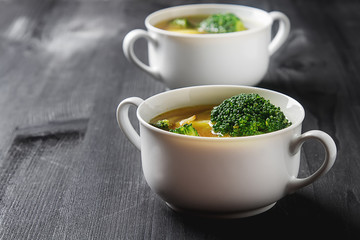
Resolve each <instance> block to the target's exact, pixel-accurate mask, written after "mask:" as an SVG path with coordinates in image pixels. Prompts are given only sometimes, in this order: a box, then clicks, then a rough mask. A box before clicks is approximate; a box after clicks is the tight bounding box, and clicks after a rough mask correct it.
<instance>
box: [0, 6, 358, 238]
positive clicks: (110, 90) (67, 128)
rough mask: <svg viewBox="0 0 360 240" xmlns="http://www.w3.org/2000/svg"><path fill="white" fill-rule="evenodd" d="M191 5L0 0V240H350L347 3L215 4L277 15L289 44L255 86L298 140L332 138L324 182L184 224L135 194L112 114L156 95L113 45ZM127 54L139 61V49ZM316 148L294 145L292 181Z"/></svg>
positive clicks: (352, 154)
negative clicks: (316, 133)
mask: <svg viewBox="0 0 360 240" xmlns="http://www.w3.org/2000/svg"><path fill="white" fill-rule="evenodd" d="M198 2H205V1H185V0H176V1H166V0H135V1H134V0H117V1H116V0H109V1H101V0H93V1H85V0H84V1H75V0H69V1H60V0H59V1H57V0H52V1H37V0H27V1H21V0H3V1H0V114H1V115H0V116H1V117H0V238H1V239H17V240H18V239H187V240H188V239H231V238H233V239H242V238H244V236H251V238H252V239H253V238H257V237H259V236H263V235H265V237H268V236H269V237H276V238H287V239H293V238H298V239H305V238H307V239H309V238H310V239H314V236H321V237H322V238H321V239H325V237H333V238H339V239H359V238H360V158H359V153H360V152H359V149H360V14H359V12H360V2H359V1H357V0H328V1H325V0H323V1H321V0H316V1H303V0H296V1H295V0H294V1H287V0H273V1H266V0H255V1H254V0H251V1H250V0H247V1H227V2H226V3H236V4H243V5H248V6H253V7H257V8H261V9H264V10H266V11H273V10H278V11H282V12H284V13H285V14H286V15H288V16H289V18H290V20H291V24H292V28H291V32H290V36H289V38H288V40H287V42H286V43H285V45H284V46H283V47H282V48H281V49H280V50H279V51H278V52H277V53H276V54H275V55H273V56H272V58H271V64H270V69H269V71H268V74H267V75H266V77H265V78H264V79H263V81H262V82H261V83H260V84H259V85H258V86H259V87H264V88H268V89H272V90H276V91H280V92H282V93H285V94H287V95H290V96H292V97H293V98H295V99H297V100H298V101H299V102H300V103H302V104H303V106H304V107H305V110H306V117H305V121H304V125H303V131H307V130H311V129H320V130H323V131H325V132H327V133H328V134H330V135H331V136H332V137H333V138H334V139H335V141H336V144H337V147H338V157H337V160H336V163H335V164H334V166H333V168H332V169H331V170H330V172H329V173H327V174H326V175H325V176H324V177H322V178H321V179H320V180H318V181H317V182H315V183H314V184H312V185H309V186H307V187H305V188H303V189H301V190H300V191H298V192H296V193H294V194H291V195H289V196H286V197H285V198H283V199H281V200H280V201H278V202H277V204H276V205H275V206H274V207H273V208H272V209H270V210H269V211H267V212H265V213H263V214H260V215H257V216H253V217H249V218H243V219H237V220H219V219H203V218H195V217H188V216H183V215H181V214H178V213H176V212H174V211H172V210H170V209H169V208H168V207H167V206H166V205H165V204H164V202H162V201H161V200H160V199H159V198H158V197H157V196H156V195H155V194H154V193H152V191H151V190H150V188H149V187H148V186H147V184H146V182H145V180H144V177H143V174H142V169H141V162H140V152H139V151H138V150H137V149H136V148H135V147H134V146H133V145H132V144H131V143H130V142H129V141H128V140H127V139H126V138H125V136H124V135H123V133H122V132H121V131H120V129H119V128H118V126H117V123H116V119H115V109H116V106H117V104H118V103H119V102H120V101H121V100H123V99H124V98H127V97H130V96H138V97H141V98H144V99H145V98H147V97H150V96H152V95H154V94H156V93H160V92H162V91H164V90H165V87H164V86H163V85H162V84H161V83H160V82H157V81H155V80H154V79H152V78H151V77H149V76H148V75H146V74H145V73H143V72H142V71H140V70H139V69H138V68H136V67H135V66H134V65H133V64H131V63H129V62H128V61H127V60H126V59H125V57H124V55H123V52H122V40H123V38H124V36H125V34H126V33H127V32H129V31H130V30H132V29H135V28H145V26H144V19H145V17H146V16H147V15H148V14H150V13H151V12H153V11H155V10H158V9H161V8H165V7H169V6H174V5H180V4H187V3H198ZM206 2H219V1H206ZM136 46H137V52H138V55H140V57H141V58H142V59H146V57H147V53H146V49H147V47H146V43H145V41H141V40H140V41H139V42H137V43H136ZM133 113H134V110H132V112H131V114H130V115H132V118H133V119H134V122H136V119H135V116H134V114H133ZM321 150H322V147H321V145H320V144H318V143H316V142H314V143H312V142H311V143H308V142H307V143H306V144H305V145H304V148H303V149H302V158H301V159H302V162H301V171H300V176H306V175H308V174H309V173H311V172H312V171H313V170H314V169H316V168H317V167H318V166H319V164H320V163H321V161H322V158H323V155H322V154H321ZM285 231H286V232H285Z"/></svg>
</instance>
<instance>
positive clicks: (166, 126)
mask: <svg viewBox="0 0 360 240" xmlns="http://www.w3.org/2000/svg"><path fill="white" fill-rule="evenodd" d="M152 125H153V126H154V127H157V128H160V129H163V130H166V131H169V130H170V122H169V120H167V119H163V120H159V121H157V122H156V123H154V124H152Z"/></svg>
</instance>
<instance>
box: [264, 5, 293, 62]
mask: <svg viewBox="0 0 360 240" xmlns="http://www.w3.org/2000/svg"><path fill="white" fill-rule="evenodd" d="M269 14H270V16H271V18H272V19H273V22H274V21H276V20H278V21H279V29H278V31H277V33H276V35H275V37H274V38H273V39H272V41H271V42H270V45H269V54H270V56H271V55H273V53H275V52H276V51H277V50H278V49H279V48H280V47H281V45H283V44H284V42H285V40H286V39H287V37H288V36H289V33H290V20H289V18H288V17H287V16H286V15H285V14H283V13H281V12H277V11H274V12H270V13H269Z"/></svg>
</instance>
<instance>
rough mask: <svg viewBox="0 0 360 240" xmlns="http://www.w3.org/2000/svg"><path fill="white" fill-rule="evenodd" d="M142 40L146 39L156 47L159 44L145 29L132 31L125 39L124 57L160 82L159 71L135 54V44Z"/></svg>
mask: <svg viewBox="0 0 360 240" xmlns="http://www.w3.org/2000/svg"><path fill="white" fill-rule="evenodd" d="M140 38H145V39H146V40H147V41H149V42H150V43H151V44H154V45H156V44H157V41H155V39H154V38H153V37H151V36H150V34H149V33H148V32H147V31H145V30H143V29H134V30H132V31H130V32H129V33H128V34H126V36H125V37H124V40H123V52H124V55H125V57H126V58H127V59H128V61H130V62H132V63H134V64H135V65H136V66H137V67H139V68H140V69H142V70H143V71H145V72H146V73H148V74H150V76H152V77H153V78H155V79H157V80H160V79H161V78H160V73H159V71H158V70H156V69H154V68H153V67H150V66H149V65H146V64H145V63H143V62H142V61H140V60H139V58H138V57H137V56H136V54H135V52H134V44H135V42H136V41H137V40H138V39H140Z"/></svg>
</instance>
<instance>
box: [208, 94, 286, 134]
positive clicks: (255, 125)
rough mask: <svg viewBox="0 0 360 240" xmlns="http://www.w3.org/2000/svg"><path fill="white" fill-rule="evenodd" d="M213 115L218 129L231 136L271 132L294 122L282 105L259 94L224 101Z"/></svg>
mask: <svg viewBox="0 0 360 240" xmlns="http://www.w3.org/2000/svg"><path fill="white" fill-rule="evenodd" d="M210 117H211V122H212V124H213V130H214V132H216V133H219V134H220V135H221V136H231V137H239V136H251V135H258V134H263V133H269V132H273V131H277V130H280V129H283V128H286V127H288V126H290V125H291V122H290V121H289V120H288V119H287V118H286V117H285V115H284V113H283V112H282V111H281V110H280V108H279V107H276V106H275V105H273V104H271V103H270V101H269V100H266V99H264V98H263V97H261V96H260V95H258V94H255V93H250V94H245V93H242V94H239V95H236V96H233V97H231V98H228V99H226V100H224V101H223V102H222V103H221V104H220V105H218V106H216V107H214V108H213V110H212V111H211V116H210Z"/></svg>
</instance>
